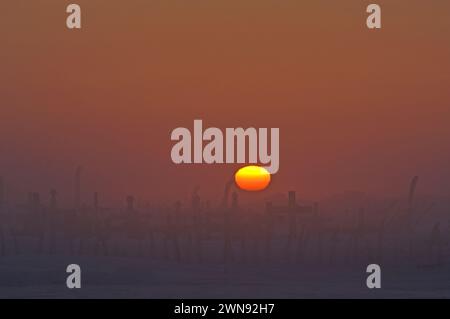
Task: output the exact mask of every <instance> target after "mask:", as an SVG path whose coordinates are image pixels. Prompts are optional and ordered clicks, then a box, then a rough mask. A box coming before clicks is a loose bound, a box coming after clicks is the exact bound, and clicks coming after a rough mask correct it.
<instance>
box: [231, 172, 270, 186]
mask: <svg viewBox="0 0 450 319" xmlns="http://www.w3.org/2000/svg"><path fill="white" fill-rule="evenodd" d="M234 180H235V181H236V184H237V185H238V186H239V188H241V189H243V190H246V191H261V190H263V189H265V188H267V186H269V184H270V174H269V172H268V171H267V170H266V169H265V168H264V167H259V166H245V167H243V168H241V169H239V170H238V171H237V172H236V174H235V176H234Z"/></svg>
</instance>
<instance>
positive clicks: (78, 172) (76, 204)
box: [74, 166, 83, 211]
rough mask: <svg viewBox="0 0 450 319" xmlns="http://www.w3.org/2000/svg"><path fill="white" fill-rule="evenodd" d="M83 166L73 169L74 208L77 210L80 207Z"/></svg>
mask: <svg viewBox="0 0 450 319" xmlns="http://www.w3.org/2000/svg"><path fill="white" fill-rule="evenodd" d="M82 170H83V168H82V167H81V166H78V167H77V168H76V170H75V181H74V208H75V209H76V210H77V211H78V210H80V208H81V173H82Z"/></svg>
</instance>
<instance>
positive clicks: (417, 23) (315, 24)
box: [0, 0, 450, 200]
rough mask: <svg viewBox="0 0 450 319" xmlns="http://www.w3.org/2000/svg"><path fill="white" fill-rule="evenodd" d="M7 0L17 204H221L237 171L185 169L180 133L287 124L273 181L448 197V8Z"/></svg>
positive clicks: (307, 190)
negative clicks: (80, 194)
mask: <svg viewBox="0 0 450 319" xmlns="http://www.w3.org/2000/svg"><path fill="white" fill-rule="evenodd" d="M72 2H75V3H78V4H80V5H81V7H82V10H83V11H82V13H83V17H82V18H83V20H82V23H83V29H82V30H81V31H70V30H68V29H67V28H66V27H65V19H66V13H65V8H66V6H67V5H68V4H69V3H71V1H60V0H42V1H20V0H15V1H2V2H1V3H0V41H1V45H0V48H1V50H0V154H1V156H0V175H3V176H4V177H5V178H6V179H7V180H8V181H9V184H10V185H12V188H13V190H15V193H16V194H17V196H22V194H23V193H24V192H27V191H29V190H39V191H42V192H47V191H48V190H49V189H50V188H52V187H55V188H57V189H58V190H60V193H62V194H61V196H62V197H63V198H64V196H66V197H65V198H66V199H70V192H71V189H72V175H73V173H74V171H75V166H76V165H77V164H82V165H83V166H84V168H85V187H84V196H85V198H87V199H86V200H89V198H90V197H88V196H90V195H88V193H89V192H93V191H95V190H98V191H100V192H101V193H103V194H104V197H106V198H107V199H109V200H110V199H112V198H119V197H121V196H122V197H123V195H124V194H128V193H133V194H136V195H137V196H138V197H142V198H150V199H155V198H169V197H170V198H173V197H183V196H184V197H185V196H187V194H190V192H191V191H192V189H193V188H194V186H195V185H200V186H201V187H202V192H203V193H204V194H206V195H208V196H210V197H211V198H219V197H220V196H221V194H222V191H223V187H224V185H225V182H226V180H227V179H228V177H229V176H231V175H232V174H233V173H234V171H235V170H236V169H237V168H238V166H236V165H221V166H206V165H202V166H192V165H191V166H176V165H174V164H172V162H171V160H170V149H171V146H172V143H171V141H170V132H171V130H172V129H174V128H176V127H179V126H184V127H192V125H193V120H194V119H203V121H204V125H206V126H215V127H221V128H225V127H239V126H242V127H248V126H254V127H279V128H280V136H281V138H280V144H281V154H280V157H281V158H280V171H279V172H278V173H277V174H276V175H275V176H274V177H273V184H272V185H271V188H269V189H270V190H271V191H273V192H285V191H287V190H289V189H295V190H297V191H298V192H299V194H300V195H299V196H301V197H311V198H320V197H322V196H326V195H328V194H332V193H334V192H339V191H343V190H348V189H351V190H362V191H367V192H370V193H375V194H403V193H404V192H405V191H406V185H407V183H408V182H409V180H410V178H411V177H412V176H413V175H420V176H421V183H422V184H421V187H422V189H421V190H422V191H424V192H428V193H432V194H435V195H439V196H448V195H449V192H448V190H449V188H450V168H449V163H450V149H449V145H450V125H449V123H450V90H449V87H450V41H449V39H450V18H449V17H450V2H448V1H440V0H430V1H427V2H424V1H419V0H397V1H373V2H376V3H379V4H380V5H382V9H383V13H382V14H383V29H382V30H378V31H373V30H372V31H371V30H368V29H367V28H366V26H365V19H366V16H367V14H366V13H365V8H366V6H367V5H368V4H369V3H371V2H369V1H360V0H346V1H331V0H328V1H324V0H315V1H298V0H297V1H293V0H289V1H287V0H272V1H268V0H258V1H256V0H251V1H250V0H239V1H230V0H226V1H225V0H215V1H206V0H202V1H196V0H193V1H170V0H164V1H163V0H157V1H150V0H148V1H144V0H130V1H117V0H109V1H103V0H96V1H87V0H78V1H72Z"/></svg>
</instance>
